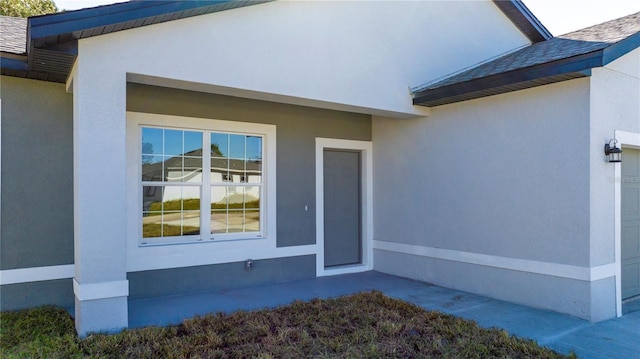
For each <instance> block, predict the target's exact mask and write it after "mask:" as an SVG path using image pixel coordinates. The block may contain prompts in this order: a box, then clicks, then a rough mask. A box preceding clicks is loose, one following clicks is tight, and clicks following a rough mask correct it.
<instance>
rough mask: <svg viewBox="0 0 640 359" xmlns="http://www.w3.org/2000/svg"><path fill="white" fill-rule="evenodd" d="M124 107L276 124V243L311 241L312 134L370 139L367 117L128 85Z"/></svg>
mask: <svg viewBox="0 0 640 359" xmlns="http://www.w3.org/2000/svg"><path fill="white" fill-rule="evenodd" d="M127 111H135V112H147V113H157V114H166V115H178V116H188V117H199V118H212V119H219V120H230V121H242V122H255V123H264V124H273V125H276V126H277V138H278V143H277V152H278V158H277V195H278V198H277V211H278V213H277V218H278V221H277V226H278V229H277V230H278V233H277V235H278V244H277V245H278V247H285V246H295V245H304V244H313V243H315V231H316V228H315V218H316V214H315V138H316V137H327V138H339V139H350V140H361V141H370V140H371V117H370V116H369V115H361V114H353V113H347V112H338V111H330V110H322V109H316V108H309V107H302V106H292V105H284V104H278V103H273V102H266V101H256V100H248V99H242V98H237V97H229V96H220V95H214V94H207V93H201V92H193V91H186V90H176V89H168V88H161V87H155V86H148V85H140V84H132V83H130V84H128V85H127ZM305 206H307V208H308V209H309V210H308V211H306V212H305V211H304V207H305Z"/></svg>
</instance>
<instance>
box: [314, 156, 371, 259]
mask: <svg viewBox="0 0 640 359" xmlns="http://www.w3.org/2000/svg"><path fill="white" fill-rule="evenodd" d="M323 155H324V159H323V163H324V169H323V171H324V266H325V268H326V267H337V266H345V265H351V264H359V263H362V239H361V237H362V230H361V225H360V223H361V218H360V215H361V206H360V203H361V200H360V198H361V187H362V186H361V170H360V168H361V167H360V152H355V151H341V150H329V149H325V150H324V153H323Z"/></svg>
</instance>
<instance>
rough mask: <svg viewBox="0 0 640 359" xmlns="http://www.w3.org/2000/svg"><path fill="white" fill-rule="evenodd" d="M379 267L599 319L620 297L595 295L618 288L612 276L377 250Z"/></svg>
mask: <svg viewBox="0 0 640 359" xmlns="http://www.w3.org/2000/svg"><path fill="white" fill-rule="evenodd" d="M374 260H375V263H376V270H378V271H381V272H384V273H389V274H394V275H398V276H401V277H408V278H413V279H417V280H420V281H424V282H428V283H433V284H436V285H440V286H443V287H448V288H453V289H457V290H462V291H466V292H472V293H477V294H481V295H485V296H489V297H493V298H498V299H501V300H505V301H509V302H513V303H518V304H523V305H527V306H530V307H534V308H540V309H546V310H552V311H559V312H562V313H566V314H569V315H573V316H576V317H579V318H583V319H587V320H591V321H600V320H603V319H608V318H611V316H612V313H615V301H612V300H611V299H610V298H606V299H607V300H599V299H603V298H594V297H597V296H598V295H600V294H601V293H604V294H606V293H609V292H610V291H611V290H615V280H614V278H613V277H610V278H604V279H601V280H599V281H595V282H593V283H591V282H588V281H581V280H575V279H567V278H560V277H554V276H548V275H541V274H534V273H527V272H523V271H514V270H505V269H500V268H493V267H487V266H479V265H474V264H468V263H458V262H453V261H447V260H440V259H434V258H426V257H421V256H416V255H411V254H404V253H395V252H387V251H381V250H376V251H375V252H374Z"/></svg>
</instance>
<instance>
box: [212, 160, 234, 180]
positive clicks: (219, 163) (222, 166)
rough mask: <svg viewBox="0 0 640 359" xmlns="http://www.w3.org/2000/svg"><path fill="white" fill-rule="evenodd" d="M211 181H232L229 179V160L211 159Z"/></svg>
mask: <svg viewBox="0 0 640 359" xmlns="http://www.w3.org/2000/svg"><path fill="white" fill-rule="evenodd" d="M210 179H211V182H212V183H220V182H230V180H229V160H227V159H224V158H212V159H211V177H210Z"/></svg>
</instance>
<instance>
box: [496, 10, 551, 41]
mask: <svg viewBox="0 0 640 359" xmlns="http://www.w3.org/2000/svg"><path fill="white" fill-rule="evenodd" d="M493 3H494V4H495V5H496V6H497V7H498V9H500V10H501V11H502V12H503V13H504V14H505V15H506V16H507V17H508V18H509V20H511V22H513V24H514V25H515V26H516V27H517V28H518V29H519V30H520V31H521V32H522V33H523V34H524V35H525V36H526V37H527V38H528V39H529V40H531V42H532V43H537V42H541V41H545V40H548V39H550V38H552V37H553V35H552V34H551V32H549V30H547V28H546V27H545V26H544V25H543V24H542V22H540V20H538V18H536V17H535V15H533V13H532V12H531V10H529V8H527V6H526V5H525V4H524V3H523V2H522V1H520V0H493Z"/></svg>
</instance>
